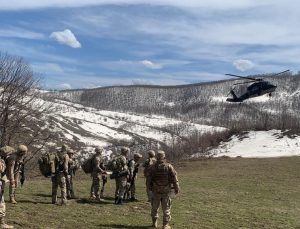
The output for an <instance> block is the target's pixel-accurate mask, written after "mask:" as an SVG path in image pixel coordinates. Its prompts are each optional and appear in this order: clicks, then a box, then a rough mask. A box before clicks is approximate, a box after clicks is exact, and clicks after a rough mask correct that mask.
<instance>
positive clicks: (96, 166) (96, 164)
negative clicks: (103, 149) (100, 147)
mask: <svg viewBox="0 0 300 229" xmlns="http://www.w3.org/2000/svg"><path fill="white" fill-rule="evenodd" d="M92 166H93V172H92V174H98V173H103V172H104V169H103V168H104V161H103V158H102V156H101V155H99V156H98V155H95V157H94V158H93V161H92Z"/></svg>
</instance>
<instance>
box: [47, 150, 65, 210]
mask: <svg viewBox="0 0 300 229" xmlns="http://www.w3.org/2000/svg"><path fill="white" fill-rule="evenodd" d="M68 149H69V148H68V147H67V146H66V145H62V147H61V150H60V151H58V152H57V158H56V168H55V174H53V176H52V177H51V180H52V204H57V189H58V186H59V187H60V189H61V205H66V204H67V185H66V177H67V176H68V170H69V169H68V165H69V156H68V154H67V151H68Z"/></svg>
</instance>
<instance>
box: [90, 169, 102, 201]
mask: <svg viewBox="0 0 300 229" xmlns="http://www.w3.org/2000/svg"><path fill="white" fill-rule="evenodd" d="M100 180H101V174H100V173H92V186H91V197H96V198H99V197H100V193H99V190H100Z"/></svg>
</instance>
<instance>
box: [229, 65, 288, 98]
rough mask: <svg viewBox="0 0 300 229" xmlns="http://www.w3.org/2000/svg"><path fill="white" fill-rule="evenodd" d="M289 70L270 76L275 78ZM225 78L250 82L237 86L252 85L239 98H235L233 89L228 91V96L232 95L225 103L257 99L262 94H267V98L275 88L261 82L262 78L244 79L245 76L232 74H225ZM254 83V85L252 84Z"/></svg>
mask: <svg viewBox="0 0 300 229" xmlns="http://www.w3.org/2000/svg"><path fill="white" fill-rule="evenodd" d="M288 71H290V70H285V71H283V72H279V73H276V74H273V75H270V76H277V75H280V74H283V73H286V72H288ZM225 75H227V76H234V77H238V78H242V79H248V80H250V81H246V82H243V83H236V84H234V86H235V85H238V84H247V83H252V84H251V85H250V86H248V87H247V91H246V92H245V93H243V94H242V95H240V96H237V95H236V94H235V92H234V88H233V89H231V90H230V94H231V95H232V98H227V99H226V101H227V102H243V101H244V100H246V99H249V98H253V97H258V96H261V95H264V94H269V96H271V95H272V92H274V91H275V90H276V88H277V86H275V85H273V84H271V83H270V82H269V81H266V80H263V79H262V78H253V77H246V76H238V75H233V74H225ZM253 82H254V83H253Z"/></svg>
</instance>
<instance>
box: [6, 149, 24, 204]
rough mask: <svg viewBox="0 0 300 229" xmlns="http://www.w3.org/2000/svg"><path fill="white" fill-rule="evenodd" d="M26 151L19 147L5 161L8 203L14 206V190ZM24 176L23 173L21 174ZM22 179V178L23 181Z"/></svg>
mask: <svg viewBox="0 0 300 229" xmlns="http://www.w3.org/2000/svg"><path fill="white" fill-rule="evenodd" d="M27 151H28V149H27V146H25V145H19V146H18V149H17V151H15V152H13V153H12V154H10V155H9V156H8V157H7V159H6V161H7V177H8V179H9V201H10V202H11V203H13V204H16V203H17V201H16V189H17V187H18V183H19V182H18V181H19V179H20V172H21V168H22V165H23V163H24V156H25V154H26V153H27ZM22 174H23V175H24V173H22ZM23 179H24V178H22V180H23Z"/></svg>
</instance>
